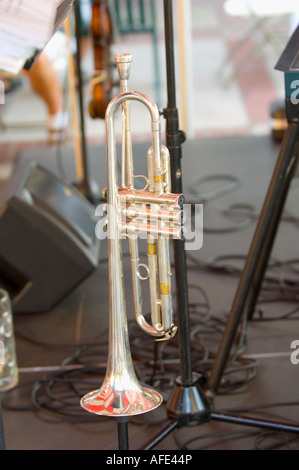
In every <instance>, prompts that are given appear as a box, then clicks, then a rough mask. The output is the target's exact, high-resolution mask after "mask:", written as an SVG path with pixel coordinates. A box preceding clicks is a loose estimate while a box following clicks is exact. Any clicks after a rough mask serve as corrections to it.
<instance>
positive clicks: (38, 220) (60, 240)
mask: <svg viewBox="0 0 299 470" xmlns="http://www.w3.org/2000/svg"><path fill="white" fill-rule="evenodd" d="M95 226H96V218H95V209H94V207H93V206H92V205H91V204H90V203H89V202H88V201H87V200H86V199H85V198H84V197H83V196H82V195H81V194H80V193H79V191H77V189H76V188H75V187H73V186H72V185H71V184H68V183H66V182H65V181H64V180H63V179H60V178H58V177H57V176H54V175H53V174H51V173H50V172H49V171H48V170H45V169H44V168H43V167H42V166H40V165H37V164H36V163H35V162H30V163H29V164H26V165H18V166H17V168H16V170H15V172H14V174H13V175H12V177H11V178H10V180H9V181H8V182H7V184H6V185H5V187H4V188H3V190H2V192H1V194H0V285H1V286H2V287H3V288H4V289H6V290H7V291H8V292H9V294H10V297H11V299H12V307H13V312H16V313H33V312H35V313H39V312H45V311H49V310H51V309H52V308H53V307H54V306H55V305H56V304H58V303H59V302H60V301H61V300H62V299H63V298H65V297H66V296H67V295H68V294H69V293H70V292H71V291H72V290H73V289H74V288H75V287H76V286H78V285H79V284H80V283H81V282H82V281H83V280H84V279H85V278H87V276H89V275H90V274H91V273H92V272H93V271H94V269H95V268H96V266H97V265H98V256H99V240H98V239H97V238H96V235H95Z"/></svg>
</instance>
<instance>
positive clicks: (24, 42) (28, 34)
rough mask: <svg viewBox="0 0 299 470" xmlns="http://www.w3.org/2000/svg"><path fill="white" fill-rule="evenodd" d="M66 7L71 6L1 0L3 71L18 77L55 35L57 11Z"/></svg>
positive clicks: (56, 0)
mask: <svg viewBox="0 0 299 470" xmlns="http://www.w3.org/2000/svg"><path fill="white" fill-rule="evenodd" d="M63 3H66V4H71V3H72V2H71V1H70V0H0V69H1V70H4V71H6V72H9V73H13V74H16V73H18V72H19V71H20V70H21V69H22V67H23V64H24V63H25V62H26V60H27V59H29V58H31V57H32V56H33V55H34V54H35V52H36V51H40V50H42V49H43V48H44V47H45V45H46V44H47V42H48V41H49V39H50V38H51V36H52V34H53V32H54V26H55V20H56V21H57V18H56V14H57V10H58V8H59V7H60V6H61V5H62V4H63ZM22 60H23V62H22ZM20 64H21V65H20Z"/></svg>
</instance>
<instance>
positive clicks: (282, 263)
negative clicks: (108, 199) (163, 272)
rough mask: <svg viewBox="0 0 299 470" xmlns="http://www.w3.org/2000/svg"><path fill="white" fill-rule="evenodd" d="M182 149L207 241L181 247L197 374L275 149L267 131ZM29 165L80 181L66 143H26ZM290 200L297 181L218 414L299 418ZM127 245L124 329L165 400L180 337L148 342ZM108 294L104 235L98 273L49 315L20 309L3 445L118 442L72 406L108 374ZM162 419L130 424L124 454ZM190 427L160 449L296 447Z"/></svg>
mask: <svg viewBox="0 0 299 470" xmlns="http://www.w3.org/2000/svg"><path fill="white" fill-rule="evenodd" d="M147 148H148V145H147V144H137V145H136V147H135V152H136V153H135V155H137V158H136V173H139V172H140V171H142V170H143V167H144V165H145V155H146V150H147ZM182 149H183V158H182V174H183V190H184V193H185V195H186V201H187V202H190V201H192V202H193V203H194V202H195V203H198V204H201V203H203V211H204V223H203V227H204V235H203V245H202V247H201V248H200V249H192V244H190V245H189V249H188V250H186V255H187V263H188V272H187V274H188V287H189V303H190V321H191V338H190V340H191V346H192V361H193V370H194V371H199V372H206V373H207V374H209V372H210V370H211V367H212V366H213V361H214V358H215V354H216V352H217V349H218V346H219V342H220V340H221V337H222V334H223V331H224V329H225V324H226V319H227V315H228V314H229V311H230V307H231V304H232V302H233V299H234V295H235V292H236V288H237V284H238V279H239V276H240V273H241V271H242V267H243V263H244V260H245V258H246V255H247V252H248V248H249V246H250V243H251V240H252V237H253V234H254V229H255V226H256V222H257V219H258V216H259V213H260V210H261V207H262V204H263V201H264V198H265V194H266V191H267V188H268V185H269V182H270V179H271V176H272V171H273V168H274V165H275V163H276V160H277V157H278V154H279V150H280V146H279V145H278V144H276V143H274V142H273V141H272V140H271V137H268V136H261V137H253V136H251V137H227V138H215V139H202V140H194V141H190V142H186V143H184V144H183V148H182ZM60 150H61V149H60ZM88 159H89V165H90V175H92V179H94V181H95V182H96V184H97V186H98V187H99V188H100V189H101V188H102V187H104V186H105V184H106V163H105V149H104V148H102V147H95V148H94V147H91V148H89V149H88ZM31 160H35V161H37V162H38V163H39V164H41V165H43V166H44V167H45V168H47V169H49V170H51V171H52V172H54V173H56V174H60V175H61V171H62V170H61V169H62V168H63V172H64V177H65V178H67V180H68V181H71V182H75V181H76V167H75V163H74V155H73V151H72V149H62V152H61V153H60V152H58V151H57V149H56V150H55V149H33V150H30V151H26V152H23V153H22V154H20V156H19V160H18V163H20V162H21V163H25V162H27V161H28V162H29V161H31ZM61 165H62V166H61ZM297 197H298V186H297V183H296V178H294V180H293V182H292V186H291V189H290V191H289V196H288V199H287V203H286V208H285V213H284V217H283V220H282V222H281V224H280V227H279V232H278V234H277V238H276V241H275V244H274V247H273V253H272V259H273V260H276V261H277V263H276V265H275V267H273V268H272V266H271V269H269V270H268V271H267V273H266V279H267V282H265V285H264V286H263V290H262V293H261V296H260V299H259V303H258V311H257V312H256V313H255V315H254V317H253V320H252V321H250V322H248V323H246V322H245V321H244V322H242V325H241V326H242V328H241V329H240V334H239V335H238V338H237V339H236V342H235V345H234V351H233V353H234V354H236V357H235V359H234V361H233V360H231V361H230V363H229V364H228V370H227V371H226V374H225V376H224V377H223V381H222V384H221V387H220V390H219V394H218V395H217V396H216V399H215V403H214V408H215V410H216V411H219V410H227V411H231V410H242V411H241V413H242V414H243V415H248V416H256V417H260V418H267V419H271V420H273V421H278V422H280V421H285V420H286V421H288V422H291V423H298V421H299V412H298V385H299V380H298V377H299V375H298V367H299V365H296V364H292V362H291V352H292V349H291V343H292V341H294V340H299V337H298V336H299V328H298V314H296V308H297V304H298V302H297V301H296V300H297V299H296V295H295V294H296V292H295V290H294V289H295V288H294V286H295V287H296V282H298V281H297V276H298V272H297V271H296V263H294V264H292V265H291V264H290V261H294V260H295V259H297V257H298V236H299V233H298V219H297V217H298V204H297ZM193 248H194V247H193ZM124 252H125V256H124V273H125V285H126V293H127V311H128V318H129V320H130V323H129V325H130V329H129V331H130V338H131V348H132V355H133V358H134V361H136V368H137V369H136V370H137V371H138V373H139V374H140V377H141V380H142V381H144V382H149V381H153V384H154V386H155V387H156V388H157V389H159V390H161V391H162V393H163V395H164V397H165V400H166V399H167V396H168V395H169V393H171V391H172V390H173V388H174V380H175V378H176V377H177V376H178V375H179V374H180V368H179V363H178V362H179V361H178V358H179V344H178V340H177V339H175V340H173V341H171V342H170V343H168V344H167V345H165V344H164V343H163V344H158V345H157V350H156V351H155V348H154V343H153V341H152V340H151V339H150V338H147V337H145V336H144V335H143V334H142V333H141V332H140V331H139V330H138V329H137V327H135V324H134V321H133V314H132V295H131V290H130V289H131V284H130V275H129V271H130V260H129V257H128V256H127V246H126V245H125V247H124ZM127 273H128V275H127ZM284 280H286V281H287V282H286V283H284V282H283V281H284ZM289 280H292V281H293V282H288V281H289ZM174 287H175V286H174ZM287 287H288V288H289V291H288V292H287ZM108 300H109V299H108V265H107V240H103V241H102V244H101V252H100V262H99V266H98V268H97V269H96V271H94V272H93V274H92V275H91V276H89V277H88V279H86V280H85V281H84V282H83V283H82V284H81V285H80V286H78V287H77V288H76V289H75V290H74V291H73V292H72V293H71V294H70V295H69V296H68V297H67V298H65V299H64V300H63V301H62V302H61V303H60V304H59V305H58V306H57V307H56V308H55V309H53V311H50V312H48V313H41V314H30V313H29V314H22V315H21V314H19V315H15V318H14V322H15V334H16V342H17V356H18V363H19V367H20V384H19V387H17V388H16V389H15V390H13V391H12V392H10V393H7V394H6V395H5V396H4V399H3V420H4V429H5V440H6V447H7V449H8V450H108V451H110V450H115V449H117V448H118V436H117V426H116V422H115V420H114V419H112V418H103V417H95V416H93V415H90V414H89V413H87V412H85V411H84V410H82V409H81V408H80V405H79V400H80V396H82V395H83V394H84V393H87V392H88V391H91V390H93V389H95V388H99V386H100V385H101V383H102V380H103V373H104V371H105V366H106V358H107V343H108ZM293 311H294V313H293ZM176 315H178V312H176ZM131 320H132V321H131ZM154 352H156V353H157V356H156V363H155V355H154ZM240 355H241V356H240ZM232 359H233V358H232ZM154 364H155V367H154ZM60 365H63V367H62V368H61V367H60ZM166 422H167V414H166V406H165V405H163V406H161V407H160V408H159V409H157V410H155V411H154V412H151V413H149V414H146V415H143V416H140V417H136V418H134V419H132V420H131V421H130V423H129V444H130V449H132V450H137V449H139V448H142V446H143V445H144V443H145V442H146V441H148V440H149V439H151V437H152V436H153V434H154V433H156V432H159V430H160V429H162V427H163V426H164V425H165V423H166ZM194 424H195V423H192V426H189V427H182V428H180V429H176V430H174V431H173V432H172V433H171V434H170V435H169V436H168V437H167V438H165V439H164V440H162V441H161V442H160V443H159V444H158V445H157V446H156V449H157V450H162V451H163V450H178V449H187V450H188V449H208V450H215V449H217V450H221V449H224V450H230V449H231V450H239V449H242V450H245V449H263V448H272V447H273V448H277V449H298V446H299V442H298V438H296V435H291V434H286V433H274V432H270V431H263V430H261V429H258V428H252V427H248V426H240V425H232V424H227V423H221V422H215V421H211V422H209V423H203V424H198V425H194Z"/></svg>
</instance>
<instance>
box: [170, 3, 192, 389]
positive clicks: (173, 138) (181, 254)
mask: <svg viewBox="0 0 299 470" xmlns="http://www.w3.org/2000/svg"><path fill="white" fill-rule="evenodd" d="M172 3H173V2H172V0H164V23H165V46H166V72H167V108H166V109H165V110H164V117H165V118H166V145H167V147H168V149H169V153H170V159H171V180H172V181H171V184H172V191H173V192H174V193H181V192H182V170H181V158H182V150H181V144H182V142H183V140H184V138H183V134H182V132H181V131H180V130H179V118H178V110H177V107H176V85H175V60H174V40H173V12H172ZM174 261H175V273H176V293H177V304H178V335H179V338H180V356H181V378H182V383H183V385H186V386H188V385H190V384H191V383H192V382H193V378H192V365H191V352H190V349H191V348H190V325H189V301H188V282H187V269H186V255H185V245H184V241H180V240H177V241H175V242H174Z"/></svg>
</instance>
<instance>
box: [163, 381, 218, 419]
mask: <svg viewBox="0 0 299 470" xmlns="http://www.w3.org/2000/svg"><path fill="white" fill-rule="evenodd" d="M192 378H193V382H192V383H191V385H189V386H188V385H187V386H186V385H184V384H183V383H182V380H181V377H177V379H176V384H175V388H174V390H173V392H172V394H171V395H170V396H169V399H168V403H167V414H168V417H169V419H170V420H172V421H177V422H178V425H179V426H188V425H189V423H190V422H192V421H196V422H197V423H205V422H207V421H209V420H210V403H209V401H208V399H207V397H206V395H205V394H204V392H203V390H202V388H201V385H200V380H201V375H200V374H196V373H193V374H192Z"/></svg>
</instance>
